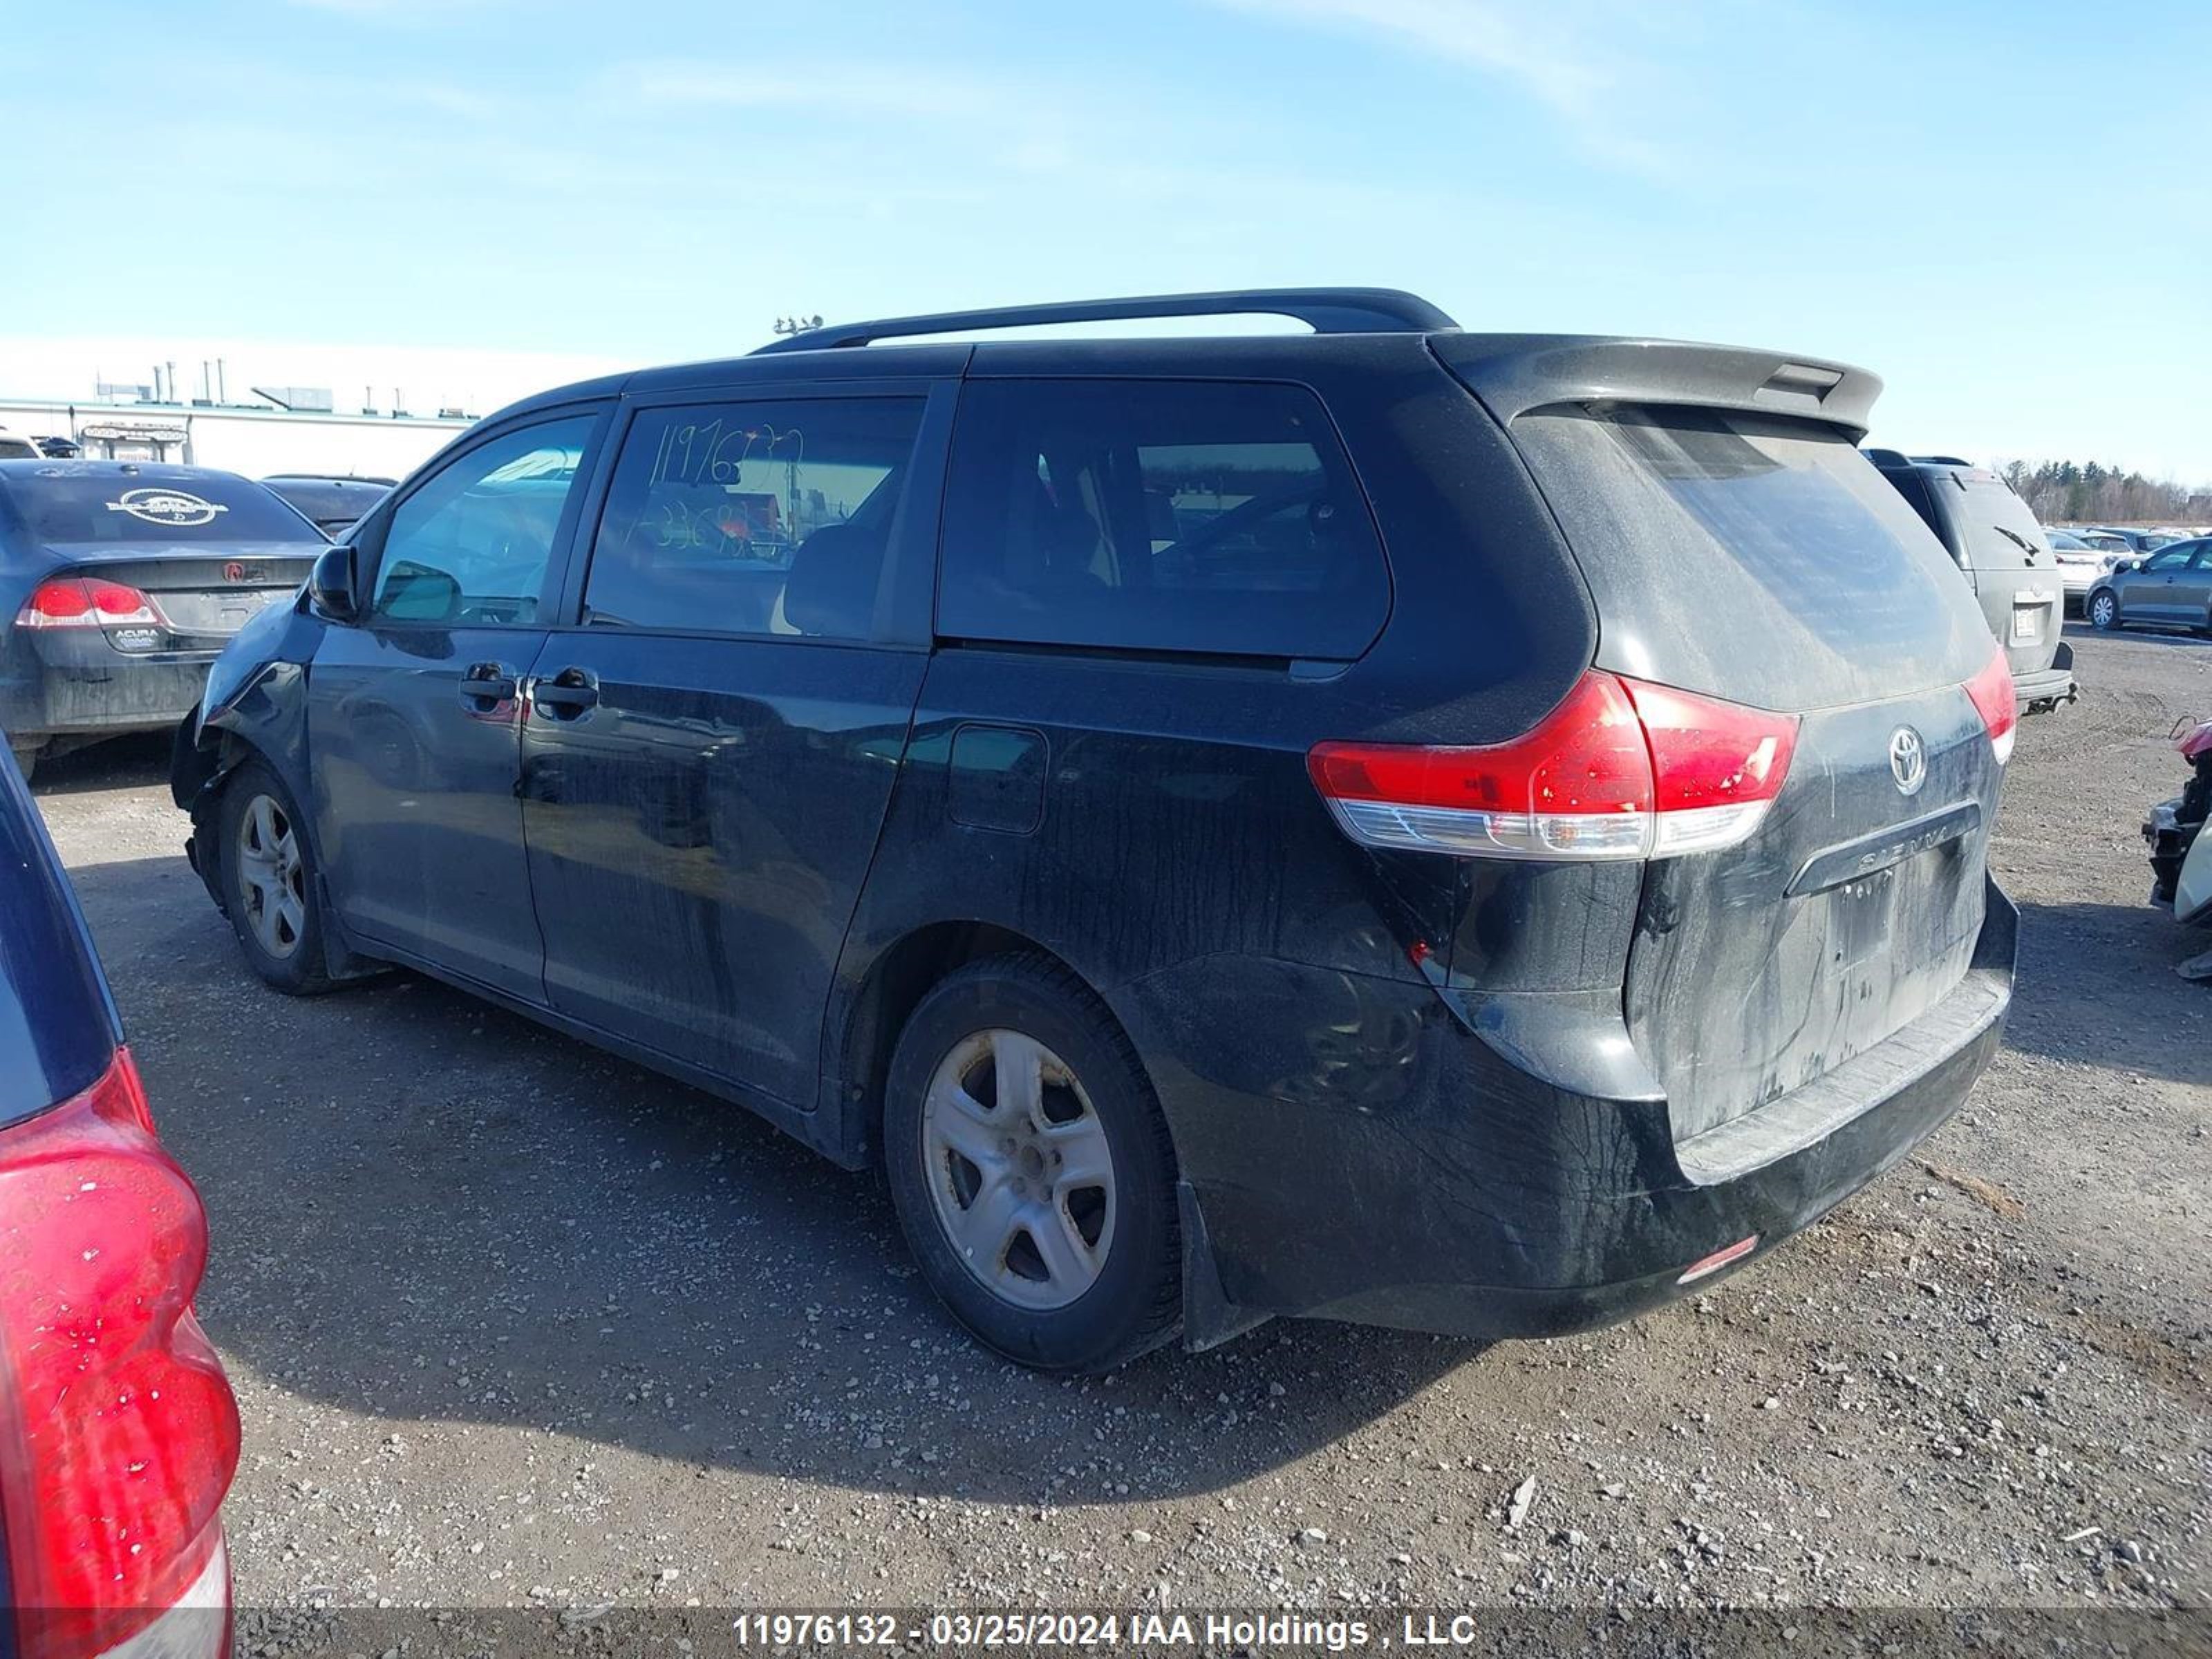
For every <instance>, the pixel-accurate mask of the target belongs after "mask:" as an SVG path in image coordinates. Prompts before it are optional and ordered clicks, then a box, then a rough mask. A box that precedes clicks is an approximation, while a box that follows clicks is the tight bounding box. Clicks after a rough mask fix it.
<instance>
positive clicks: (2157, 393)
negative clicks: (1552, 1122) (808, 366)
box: [0, 0, 2212, 482]
mask: <svg viewBox="0 0 2212 1659" xmlns="http://www.w3.org/2000/svg"><path fill="white" fill-rule="evenodd" d="M188 20H189V21H188ZM2207 64H2212V7H2208V6H2205V5H2203V4H2201V3H2200V4H2181V3H2174V4H2157V3H2141V4H2129V3H2118V4H2109V5H2106V6H2102V7H2097V8H2087V7H2082V6H2081V5H2079V4H2074V3H2069V4H2063V5H2062V4H2046V3H2039V0H2027V3H2018V4H2012V5H1996V4H1987V5H1984V4H1959V5H1950V6H1946V5H1942V4H1940V3H1934V0H1919V3H1911V4H1897V3H1887V0H1882V3H1860V4H1846V3H1837V4H1832V5H1814V4H1804V3H1793V0H1650V3H1641V4H1631V3H1620V0H1542V3H1504V0H1120V3H1114V4H1110V5H1103V4H1088V3H1075V0H1067V3H1042V0H1026V3H1001V0H941V3H927V4H924V3H908V4H896V3H876V0H811V3H805V4H789V5H781V6H773V7H771V6H759V5H744V4H738V3H711V0H637V3H631V4H624V5H616V4H604V5H602V4H589V5H585V4H562V3H555V0H251V3H249V0H195V3H193V4H191V5H190V6H185V7H179V6H176V5H173V4H170V3H159V4H155V3H129V0H105V3H101V4H99V5H96V6H94V5H63V4H55V5H44V6H35V5H24V6H20V7H15V8H11V9H10V13H9V20H8V22H7V24H6V26H5V27H4V29H0V88H4V93H0V96H4V97H5V99H6V106H7V109H8V115H9V118H8V122H7V130H8V131H9V133H10V135H11V137H15V139H17V140H18V141H19V143H18V144H17V146H16V154H17V158H18V161H19V163H20V161H21V158H22V146H21V141H24V140H27V141H28V142H29V143H30V146H31V149H32V150H33V153H34V156H35V159H36V160H38V161H40V162H42V163H43V164H44V165H43V166H42V167H40V170H39V171H37V172H35V173H30V172H27V171H26V170H24V169H23V167H21V166H20V165H19V166H17V167H15V168H14V169H12V170H11V178H10V180H9V191H8V195H9V212H8V216H7V221H6V224H5V228H0V246H4V247H5V249H6V252H5V256H4V258H0V272H4V275H0V288H4V289H5V291H6V292H7V294H8V295H9V307H8V310H9V316H8V318H7V319H0V391H14V392H40V391H46V390H50V389H52V388H49V387H47V386H43V385H24V384H20V382H21V381H22V380H23V379H24V378H25V375H26V374H28V373H30V372H31V371H30V369H29V368H28V366H29V365H30V364H32V363H33V362H36V361H37V360H38V356H39V352H40V347H41V344H42V343H45V344H48V345H50V344H51V343H52V342H53V341H55V340H58V339H63V338H67V339H70V340H71V341H98V340H101V339H117V338H125V337H127V338H129V339H131V340H133V341H141V340H144V341H157V342H163V343H167V342H174V347H173V355H178V356H184V357H185V358H186V359H187V360H188V361H189V360H191V358H192V357H193V356H194V355H195V349H196V343H198V342H204V341H209V340H216V341H230V342H234V343H235V342H240V341H246V342H252V341H270V342H279V341H281V342H291V343H312V344H319V345H324V346H330V347H338V346H349V347H392V348H407V349H411V350H412V351H413V352H414V353H415V355H414V356H411V357H410V359H409V362H410V367H412V366H414V365H416V364H419V363H422V362H432V363H433V365H434V367H433V368H432V369H431V370H430V371H424V370H422V369H421V368H414V369H413V372H415V373H416V374H422V373H424V372H432V373H450V374H451V376H453V380H454V384H455V385H457V386H458V385H463V384H465V385H468V386H471V389H472V390H473V389H474V388H476V387H477V386H481V385H484V384H490V385H492V386H494V387H495V390H496V391H497V392H498V394H499V395H502V396H503V395H512V394H514V393H519V392H522V391H524V390H526V389H527V385H526V384H510V382H512V381H513V380H516V379H517V378H520V380H522V381H524V382H525V383H526V382H527V381H528V380H529V377H530V374H531V372H532V368H534V367H536V366H538V365H539V364H541V363H542V364H543V365H544V368H545V370H546V372H547V373H548V374H551V373H552V372H553V371H554V369H555V368H562V367H565V365H566V364H567V363H568V362H570V361H572V360H573V361H589V362H601V361H604V362H612V363H643V362H659V361H667V360H671V359H678V358H690V357H699V356H721V355H726V354H728V353H731V352H734V351H738V350H741V349H745V348H747V347H750V345H752V344H755V343H757V342H758V341H760V340H761V339H763V338H764V337H766V336H767V332H768V329H769V323H770V321H771V319H773V318H775V316H777V315H778V314H780V313H786V312H790V311H794V310H799V309H802V308H803V309H805V310H807V311H818V312H822V313H826V314H828V315H829V316H831V317H833V318H835V317H837V316H843V315H856V314H860V315H874V314H879V313H884V312H896V311H904V310H933V309H939V308H944V307H957V306H965V305H975V304H990V303H1001V302H1012V301H1024V300H1035V299H1039V298H1048V297H1055V296H1087V295H1098V294H1115V293H1129V292H1142V291H1147V290H1151V291H1160V290H1173V289H1207V288H1226V287H1235V286H1242V285H1267V284H1285V283H1330V282H1340V283H1377V284H1386V285H1390V286H1397V287H1404V288H1410V289H1414V290H1416V291H1417V292H1419V293H1422V294H1425V295H1427V296H1428V297H1430V298H1431V299H1433V300H1435V301H1437V302H1438V303H1439V304H1441V305H1442V306H1443V307H1444V308H1445V309H1446V310H1448V311H1449V312H1452V313H1454V314H1455V315H1456V316H1457V317H1458V318H1459V319H1460V320H1461V321H1462V323H1463V324H1464V325H1467V326H1468V327H1470V328H1483V329H1486V328H1497V329H1510V330H1522V329H1538V330H1559V331H1572V332H1607V333H1613V332H1620V333H1650V334H1660V335H1674V336H1686V337H1699V338H1710V339H1718V340H1725V341H1733V342H1740V343H1754V344H1771V345H1776V346H1782V347H1786V348H1789V349H1793V350H1796V351H1802V352H1806V353H1811V354H1823V355H1827V356H1838V357H1843V358H1846V359H1849V360H1851V361H1854V362H1860V363H1863V364H1865V365H1866V366H1868V367H1869V368H1874V369H1875V370H1876V371H1877V372H1878V373H1880V374H1881V375H1882V376H1883V377H1884V378H1885V379H1886V380H1887V382H1888V384H1889V388H1890V389H1889V392H1888V393H1887V395H1886V397H1885V399H1884V401H1883V403H1882V404H1881V406H1880V407H1879V408H1878V410H1877V416H1878V417H1879V422H1880V424H1879V426H1878V428H1877V431H1876V434H1875V436H1876V438H1877V440H1878V441H1885V442H1893V443H1896V444H1899V445H1900V446H1903V447H1912V448H1942V449H1944V450H1952V451H1959V452H1962V453H1966V454H1969V455H1972V456H1974V457H1977V458H1994V457H1997V456H2006V457H2009V456H2015V455H2021V456H2027V457H2031V458H2041V457H2046V456H2054V455H2061V454H2064V455H2071V456H2074V457H2076V458H2078V459H2088V458H2090V457H2092V456H2093V457H2097V458H2100V459H2108V460H2116V461H2119V462H2122V463H2125V464H2130V465H2138V466H2141V467H2143V468H2144V469H2145V470H2147V471H2154V472H2158V473H2161V474H2170V475H2176V476H2179V477H2184V478H2185V479H2187V480H2189V481H2191V482H2203V481H2212V413H2208V412H2207V408H2208V398H2207V388H2208V386H2212V80H2208V77H2207V76H2206V74H2205V72H2204V70H2205V65H2207ZM30 319H35V323H33V322H32V321H31V320H30ZM287 349H295V350H302V351H303V350H304V349H305V347H304V346H295V347H289V348H287ZM426 352H427V353H429V354H433V355H432V356H424V355H423V354H424V353H426ZM494 353H503V354H521V355H520V356H510V357H507V358H502V359H501V360H500V361H501V365H502V366H501V367H499V368H486V367H485V366H484V365H485V364H486V362H489V357H488V354H494ZM11 357H12V358H13V359H15V363H14V365H13V366H12V367H11V363H10V358H11ZM556 359H558V360H560V361H559V362H558V363H556V362H555V360H556ZM270 372H272V373H273V372H275V371H273V370H272V371H270ZM305 372H307V371H306V370H305V369H303V370H302V371H301V373H305ZM47 373H48V371H45V370H43V369H41V370H40V377H41V378H42V379H43V378H45V377H46V374H47ZM88 373H89V372H87V375H88ZM556 378H558V377H557V376H556ZM85 389H88V388H78V387H74V386H72V387H69V388H64V390H68V391H70V392H78V391H81V390H85ZM439 395H452V394H439ZM426 401H427V398H426Z"/></svg>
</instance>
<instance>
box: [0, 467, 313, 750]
mask: <svg viewBox="0 0 2212 1659" xmlns="http://www.w3.org/2000/svg"><path fill="white" fill-rule="evenodd" d="M324 545H325V538H324V537H323V536H322V535H321V534H320V533H319V532H318V531H317V530H316V529H315V527H314V526H313V525H311V524H309V523H308V522H307V520H305V519H303V518H302V517H301V515H300V514H299V513H296V512H295V511H293V510H292V509H291V508H290V507H287V506H286V505H285V504H284V503H283V501H279V500H277V498H276V496H275V495H271V494H270V492H269V491H268V490H266V489H263V488H262V487H261V486H260V485H259V484H258V483H252V482H250V481H249V480H247V479H245V478H241V477H238V476H237V475H236V474H235V473H230V472H216V471H210V470H209V469H207V468H204V467H189V466H159V465H153V464H151V463H139V462H132V461H57V460H13V461H6V460H0V629H4V631H3V632H0V731H4V732H6V733H7V734H8V746H9V749H11V750H13V751H14V752H15V759H16V761H17V763H19V764H20V765H21V768H22V769H23V770H24V771H25V773H28V772H29V771H30V770H31V769H32V768H33V766H35V765H36V764H37V763H38V761H39V759H40V757H41V756H42V755H52V754H55V753H58V752H60V751H62V750H66V749H70V748H74V747H76V746H77V745H78V744H84V743H89V742H93V741H94V740H96V739H98V738H107V737H117V736H120V735H121V734H123V733H125V732H147V731H158V730H167V729H170V728H172V727H173V726H175V725H176V723H177V721H178V720H180V719H181V718H182V717H183V716H184V714H185V713H186V711H188V710H189V709H190V708H191V707H192V705H193V704H194V703H196V702H198V701H199V695H200V687H201V685H202V684H204V682H205V680H206V678H207V670H208V665H209V664H210V663H211V662H213V661H214V660H215V659H216V653H218V652H220V651H221V650H222V647H224V646H225V645H227V644H228V643H229V642H230V639H231V636H232V635H234V634H235V633H237V632H238V630H239V629H240V627H242V626H243V625H244V624H245V623H246V621H247V620H248V619H249V618H251V617H252V616H254V615H255V613H257V612H258V611H259V610H260V609H261V607H262V606H263V605H267V604H268V603H269V602H270V600H272V599H282V598H283V597H284V596H286V595H287V594H289V592H292V590H294V589H295V588H296V587H298V586H299V585H300V582H301V579H302V578H303V577H305V576H306V574H307V570H308V568H309V567H310V566H311V565H312V564H313V562H314V558H315V555H316V554H317V553H318V552H319V550H321V549H322V548H323V546H324Z"/></svg>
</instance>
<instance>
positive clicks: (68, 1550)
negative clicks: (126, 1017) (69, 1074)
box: [0, 1050, 238, 1659]
mask: <svg viewBox="0 0 2212 1659" xmlns="http://www.w3.org/2000/svg"><path fill="white" fill-rule="evenodd" d="M206 1261H207V1223H206V1216H205V1212H204V1211H203V1210H202V1208H201V1206H200V1201H199V1195H198V1194H197V1193H195V1192H194V1191H193V1190H192V1186H191V1182H189V1181H187V1180H186V1179H185V1176H184V1174H183V1172H182V1171H181V1170H179V1169H178V1168H177V1166H176V1164H175V1163H174V1162H173V1160H172V1159H171V1158H169V1156H168V1154H167V1152H163V1151H162V1149H161V1144H160V1143H159V1142H158V1141H156V1140H155V1139H154V1137H153V1134H152V1133H151V1132H150V1130H149V1128H148V1127H147V1115H146V1110H145V1103H144V1096H143V1093H142V1092H141V1091H140V1089H139V1086H138V1079H137V1072H136V1070H135V1069H134V1068H133V1066H132V1065H131V1057H130V1054H129V1052H128V1051H127V1050H122V1051H118V1054H117V1055H116V1059H115V1063H114V1065H113V1066H112V1067H111V1068H110V1070H109V1071H108V1073H107V1075H106V1076H105V1077H104V1078H102V1079H100V1082H99V1083H97V1084H95V1085H94V1086H93V1087H92V1088H91V1089H89V1090H88V1091H86V1092H85V1093H83V1094H82V1095H80V1096H78V1097H76V1098H75V1099H73V1100H70V1101H66V1102H64V1103H62V1104H61V1105H59V1106H58V1107H56V1108H55V1109H53V1110H52V1111H50V1112H47V1113H46V1114H45V1115H42V1116H40V1117H37V1118H33V1119H32V1120H31V1121H28V1122H26V1123H23V1124H21V1125H18V1126H17V1127H15V1128H13V1129H10V1130H8V1131H7V1132H6V1133H0V1521H4V1524H5V1527H6V1534H7V1546H8V1570H9V1577H10V1580H11V1589H12V1590H13V1593H14V1594H13V1599H14V1601H15V1613H16V1620H17V1632H16V1633H17V1637H18V1647H19V1650H20V1651H21V1654H22V1656H23V1659H60V1656H63V1655H67V1656H70V1659H81V1656H84V1655H88V1654H96V1653H103V1652H105V1651H106V1650H108V1649H110V1648H112V1647H113V1646H115V1645H116V1644H118V1643H119V1642H122V1641H125V1640H126V1639H127V1638H131V1636H133V1635H134V1634H136V1633H137V1632H140V1631H142V1630H143V1629H144V1628H146V1627H147V1626H149V1623H150V1622H151V1621H153V1620H155V1619H156V1618H157V1616H159V1615H160V1614H161V1613H162V1611H163V1609H165V1608H168V1607H174V1606H176V1605H178V1604H179V1603H180V1602H185V1601H190V1600H191V1598H192V1596H193V1595H196V1594H197V1593H199V1592H200V1591H201V1590H202V1589H204V1586H205V1585H206V1583H208V1580H209V1577H210V1571H211V1570H212V1569H213V1568H214V1567H215V1566H216V1564H217V1563H218V1562H219V1559H220V1553H221V1550H222V1528H221V1527H220V1525H219V1524H218V1523H217V1521H216V1511H217V1509H218V1507H219V1506H220V1505H221V1504H222V1497H223V1493H224V1492H225V1491H226V1490H227V1489H228V1486H229V1485H230V1480H231V1476H232V1474H233V1473H234V1471H235V1470H236V1468H237V1466H238V1411H237V1407H236V1406H235V1405H234V1403H233V1401H232V1399H231V1394H230V1388H229V1385H228V1383H226V1382H225V1381H224V1380H223V1375H222V1366H221V1365H220V1364H218V1363H217V1361H216V1357H215V1353H214V1351H213V1350H212V1349H210V1347H209V1346H208V1343H207V1339H206V1338H205V1337H204V1336H203V1335H202V1334H201V1333H200V1328H199V1326H198V1323H197V1322H196V1321H195V1320H194V1319H193V1317H192V1313H191V1298H192V1293H193V1291H195V1290H196V1289H197V1287H198V1285H199V1281H200V1273H201V1271H202V1269H203V1268H204V1266H205V1264H206ZM0 1616H4V1615H0Z"/></svg>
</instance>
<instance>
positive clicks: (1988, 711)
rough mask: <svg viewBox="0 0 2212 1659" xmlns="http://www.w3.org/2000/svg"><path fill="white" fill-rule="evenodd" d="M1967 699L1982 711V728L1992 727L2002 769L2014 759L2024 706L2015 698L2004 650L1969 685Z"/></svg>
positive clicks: (1993, 746) (1992, 744)
mask: <svg viewBox="0 0 2212 1659" xmlns="http://www.w3.org/2000/svg"><path fill="white" fill-rule="evenodd" d="M1966 696H1968V697H1970V698H1972V700H1973V704H1974V707H1975V708H1976V709H1978V711H1980V714H1981V716H1982V724H1983V725H1984V726H1988V727H1989V729H1990V748H1991V749H1994V750H1996V757H1997V764H1998V765H1999V766H2002V765H2003V764H2004V763H2006V762H2007V761H2008V760H2010V759H2011V758H2012V740H2013V737H2014V734H2015V730H2016V728H2017V727H2018V726H2019V725H2020V703H2019V702H2018V700H2017V699H2016V698H2015V696H2013V690H2012V670H2011V669H2010V668H2008V667H2007V666H2006V665H2005V657H2004V652H2003V651H2002V649H2000V650H1999V651H1998V652H1997V653H1996V655H1995V656H1993V657H1991V658H1990V662H1989V666H1988V667H1986V668H1984V669H1983V670H1982V671H1981V672H1980V673H1978V674H1977V675H1975V676H1974V678H1972V679H1970V680H1968V681H1967V682H1966Z"/></svg>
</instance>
